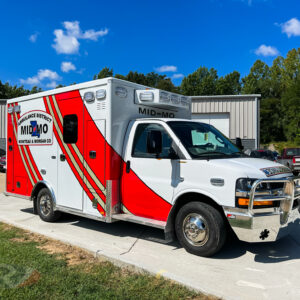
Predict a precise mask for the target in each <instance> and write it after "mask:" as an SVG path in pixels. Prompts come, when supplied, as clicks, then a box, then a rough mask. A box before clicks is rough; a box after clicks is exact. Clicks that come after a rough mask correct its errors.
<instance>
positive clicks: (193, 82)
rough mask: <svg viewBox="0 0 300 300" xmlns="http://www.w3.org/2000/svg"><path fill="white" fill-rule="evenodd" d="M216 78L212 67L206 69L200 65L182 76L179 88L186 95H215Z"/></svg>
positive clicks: (216, 75)
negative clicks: (190, 72)
mask: <svg viewBox="0 0 300 300" xmlns="http://www.w3.org/2000/svg"><path fill="white" fill-rule="evenodd" d="M217 80H218V74H217V71H216V70H215V69H214V68H211V69H210V70H208V69H207V68H206V67H200V68H199V69H198V70H196V71H195V72H193V73H192V74H190V75H188V76H186V77H184V78H183V80H182V82H181V86H180V89H181V91H182V93H183V94H185V95H188V96H198V95H215V94H216V85H217Z"/></svg>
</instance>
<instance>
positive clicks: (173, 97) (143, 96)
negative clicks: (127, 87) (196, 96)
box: [135, 89, 191, 109]
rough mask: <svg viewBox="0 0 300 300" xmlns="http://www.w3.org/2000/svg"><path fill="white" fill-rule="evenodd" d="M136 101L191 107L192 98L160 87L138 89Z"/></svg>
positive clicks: (145, 103)
mask: <svg viewBox="0 0 300 300" xmlns="http://www.w3.org/2000/svg"><path fill="white" fill-rule="evenodd" d="M135 103H136V104H141V105H153V106H162V107H178V108H185V109H190V104H191V98H190V97H186V96H181V95H178V94H174V93H169V92H166V91H162V90H158V89H151V90H136V97H135Z"/></svg>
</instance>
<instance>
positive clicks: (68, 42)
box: [52, 29, 80, 54]
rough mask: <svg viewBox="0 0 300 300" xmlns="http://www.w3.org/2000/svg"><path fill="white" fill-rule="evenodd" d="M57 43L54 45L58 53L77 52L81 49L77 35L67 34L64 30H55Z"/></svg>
mask: <svg viewBox="0 0 300 300" xmlns="http://www.w3.org/2000/svg"><path fill="white" fill-rule="evenodd" d="M54 35H55V36H56V38H55V39H54V42H55V44H53V45H52V47H53V48H54V49H55V50H56V52H57V53H58V54H61V53H64V54H76V53H78V50H79V45H80V44H79V42H78V40H77V38H76V37H74V36H69V35H65V34H64V32H63V30H61V29H57V30H54Z"/></svg>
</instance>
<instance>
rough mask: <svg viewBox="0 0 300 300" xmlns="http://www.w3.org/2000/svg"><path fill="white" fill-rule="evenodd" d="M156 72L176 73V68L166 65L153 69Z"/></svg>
mask: <svg viewBox="0 0 300 300" xmlns="http://www.w3.org/2000/svg"><path fill="white" fill-rule="evenodd" d="M155 71H156V72H159V73H162V72H177V67H176V66H168V65H164V66H160V67H157V68H155Z"/></svg>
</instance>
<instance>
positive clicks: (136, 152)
mask: <svg viewBox="0 0 300 300" xmlns="http://www.w3.org/2000/svg"><path fill="white" fill-rule="evenodd" d="M152 130H156V131H157V130H158V131H160V132H161V134H162V152H161V153H160V154H159V157H157V156H156V155H155V154H153V153H148V152H147V137H148V133H149V132H150V131H152ZM172 142H173V141H172V138H171V137H170V136H169V134H168V133H167V132H166V130H165V129H164V127H163V126H161V125H159V124H146V123H144V124H139V125H138V126H137V128H136V132H135V137H134V140H133V147H132V153H131V155H132V157H141V158H170V153H171V148H172Z"/></svg>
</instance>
